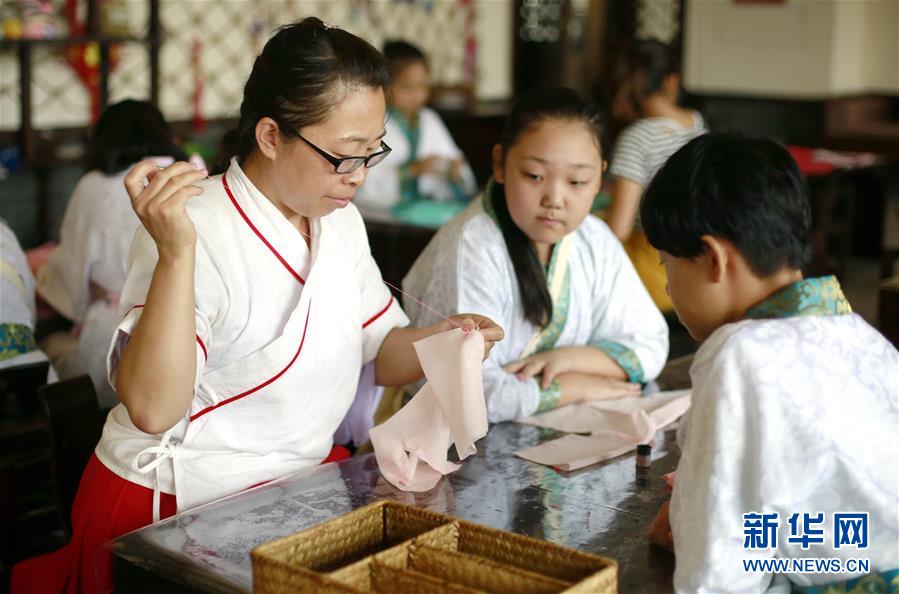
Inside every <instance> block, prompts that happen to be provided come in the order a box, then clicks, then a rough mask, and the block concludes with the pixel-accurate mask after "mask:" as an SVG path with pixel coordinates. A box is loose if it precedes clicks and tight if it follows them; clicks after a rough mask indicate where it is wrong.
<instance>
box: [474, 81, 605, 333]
mask: <svg viewBox="0 0 899 594" xmlns="http://www.w3.org/2000/svg"><path fill="white" fill-rule="evenodd" d="M547 120H561V121H566V122H580V123H583V124H584V125H585V126H586V127H587V129H588V130H589V131H590V132H591V133H592V134H593V135H594V139H595V141H596V146H597V150H599V151H600V153H601V152H602V150H601V146H600V138H601V137H602V128H601V125H600V118H599V109H598V107H597V106H596V105H594V104H592V103H588V102H586V101H584V99H583V98H582V97H581V96H580V95H579V94H578V93H577V91H575V90H573V89H569V88H563V87H551V88H538V89H533V90H531V91H528V92H526V93H525V94H524V95H522V96H521V97H520V98H519V99H518V100H517V101H515V104H514V105H513V106H512V111H511V112H510V113H509V115H508V117H506V121H505V123H504V125H503V132H502V138H501V140H500V144H501V146H502V148H503V156H504V158H505V155H508V154H509V151H510V150H511V149H512V147H513V146H515V143H516V142H518V139H519V138H520V137H521V135H522V134H523V133H524V132H526V131H528V130H530V129H532V128H534V127H535V126H537V125H538V124H540V123H542V122H545V121H547ZM490 202H491V205H492V206H493V210H494V212H495V213H496V219H497V222H498V223H499V227H500V230H502V233H503V238H504V239H505V241H506V248H507V249H508V250H509V257H510V258H511V259H512V265H513V267H514V268H515V277H516V278H517V280H518V290H519V291H520V293H521V302H522V304H523V306H524V315H525V317H526V318H527V319H528V320H529V321H530V322H531V323H533V324H534V325H536V326H541V327H542V326H546V325H547V324H549V322H550V320H551V319H552V312H553V303H552V297H550V294H549V289H547V287H546V271H545V270H544V269H543V265H542V264H541V263H540V259H539V258H538V257H537V250H536V249H535V248H534V244H533V243H532V242H531V240H530V238H529V237H528V236H527V235H525V233H524V231H522V230H521V229H519V228H518V226H517V225H516V224H515V221H513V220H512V215H510V214H509V207H508V205H507V204H506V194H505V190H504V188H503V186H502V185H500V184H494V185H493V193H492V195H491V196H490Z"/></svg>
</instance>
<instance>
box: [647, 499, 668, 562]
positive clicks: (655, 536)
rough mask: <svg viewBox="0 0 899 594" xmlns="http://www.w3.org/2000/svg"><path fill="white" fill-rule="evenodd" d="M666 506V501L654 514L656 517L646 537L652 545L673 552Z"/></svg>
mask: <svg viewBox="0 0 899 594" xmlns="http://www.w3.org/2000/svg"><path fill="white" fill-rule="evenodd" d="M668 505H669V502H668V501H666V502H665V503H663V504H662V507H661V508H660V509H659V513H657V514H656V517H655V518H653V520H652V522H651V523H650V524H649V530H647V531H646V536H648V537H649V541H650V542H652V543H653V544H656V545H658V546H660V547H662V548H664V549H668V550H669V551H672V552H674V537H673V536H672V535H671V522H670V520H669V518H668Z"/></svg>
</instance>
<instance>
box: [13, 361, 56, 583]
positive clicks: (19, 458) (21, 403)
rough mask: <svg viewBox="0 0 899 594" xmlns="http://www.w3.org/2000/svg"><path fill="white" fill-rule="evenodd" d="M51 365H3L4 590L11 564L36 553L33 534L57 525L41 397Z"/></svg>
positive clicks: (45, 363) (42, 363)
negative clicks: (49, 489) (39, 389)
mask: <svg viewBox="0 0 899 594" xmlns="http://www.w3.org/2000/svg"><path fill="white" fill-rule="evenodd" d="M48 370H49V363H48V362H47V361H40V362H36V363H28V364H25V365H15V366H11V367H4V368H2V369H0V592H2V591H3V584H5V583H6V582H7V581H8V579H9V572H10V570H11V568H12V565H13V564H14V563H15V562H17V561H19V560H21V559H23V558H25V557H28V556H31V555H33V554H35V553H36V551H35V550H34V549H33V548H31V547H30V545H31V540H30V538H29V537H30V536H31V535H33V534H34V533H35V532H38V531H48V530H55V529H56V528H57V526H56V513H55V510H54V508H53V505H52V503H53V502H52V499H51V498H50V497H46V496H44V494H45V493H46V492H47V487H48V486H49V465H50V455H49V446H48V443H47V441H48V440H47V425H46V423H45V422H44V419H43V417H42V415H41V410H40V402H39V401H38V397H37V390H38V387H39V386H41V385H43V384H45V383H46V382H47V371H48Z"/></svg>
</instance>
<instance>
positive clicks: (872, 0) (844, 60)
mask: <svg viewBox="0 0 899 594" xmlns="http://www.w3.org/2000/svg"><path fill="white" fill-rule="evenodd" d="M686 13H687V22H686V24H685V29H684V39H685V47H684V50H685V51H684V85H685V86H686V87H687V88H688V89H689V90H690V91H693V92H701V93H720V94H740V95H755V96H762V97H782V98H828V97H837V96H843V95H850V94H859V93H866V92H893V93H895V92H899V65H897V64H899V42H897V39H896V38H897V35H899V2H897V0H786V1H785V2H784V3H782V4H740V3H736V2H732V1H730V0H688V3H687V10H686Z"/></svg>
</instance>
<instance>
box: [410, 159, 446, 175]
mask: <svg viewBox="0 0 899 594" xmlns="http://www.w3.org/2000/svg"><path fill="white" fill-rule="evenodd" d="M444 162H445V160H444V159H443V157H438V156H437V155H431V156H429V157H424V158H421V159H419V160H418V161H415V162H413V163H411V164H410V165H409V171H410V172H411V173H412V175H413V177H418V176H420V175H424V174H425V173H433V174H439V173H441V172H444V171H446V168H445V166H444Z"/></svg>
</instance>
